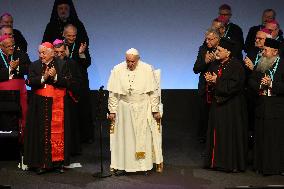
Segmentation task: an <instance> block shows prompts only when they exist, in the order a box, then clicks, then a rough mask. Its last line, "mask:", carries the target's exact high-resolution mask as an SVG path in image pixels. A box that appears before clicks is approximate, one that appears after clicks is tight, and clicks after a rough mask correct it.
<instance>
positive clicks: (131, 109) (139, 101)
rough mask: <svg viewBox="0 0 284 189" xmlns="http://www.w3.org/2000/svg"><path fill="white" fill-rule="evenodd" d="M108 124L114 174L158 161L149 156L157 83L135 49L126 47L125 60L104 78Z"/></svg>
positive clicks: (156, 112)
mask: <svg viewBox="0 0 284 189" xmlns="http://www.w3.org/2000/svg"><path fill="white" fill-rule="evenodd" d="M107 89H108V91H109V100H108V108H109V111H110V114H109V119H110V120H111V121H112V125H113V127H111V136H110V138H111V141H110V142H111V144H110V150H111V165H110V167H111V169H113V170H114V173H115V175H120V174H123V173H125V172H137V171H144V172H146V173H147V171H148V170H151V169H152V168H153V163H156V164H158V165H160V166H158V169H159V170H158V171H161V168H162V167H161V166H162V162H157V161H156V162H155V160H154V158H153V157H152V153H153V152H152V145H155V144H154V142H153V141H152V138H153V128H152V123H153V120H154V119H155V122H156V121H160V118H161V115H160V110H159V103H160V98H159V94H158V84H157V80H156V77H155V74H154V71H153V68H152V66H151V65H149V64H146V63H144V62H142V61H141V60H140V56H139V52H138V50H136V49H134V48H131V49H129V50H127V51H126V60H125V61H124V62H122V63H120V64H118V65H116V66H115V67H114V68H113V70H112V71H111V75H110V78H109V82H108V87H107ZM161 161H162V160H161Z"/></svg>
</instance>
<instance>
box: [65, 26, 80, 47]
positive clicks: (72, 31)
mask: <svg viewBox="0 0 284 189" xmlns="http://www.w3.org/2000/svg"><path fill="white" fill-rule="evenodd" d="M63 37H64V38H65V42H66V43H67V44H72V43H74V42H75V40H76V37H77V28H76V27H75V26H73V25H72V24H68V25H66V26H65V27H64V30H63Z"/></svg>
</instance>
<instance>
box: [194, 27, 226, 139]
mask: <svg viewBox="0 0 284 189" xmlns="http://www.w3.org/2000/svg"><path fill="white" fill-rule="evenodd" d="M220 35H221V34H220V32H219V30H216V29H212V28H210V29H208V30H207V31H206V33H205V44H203V45H201V46H200V47H199V51H198V55H197V59H196V61H195V64H194V67H193V71H194V73H195V74H200V75H199V82H198V95H199V96H200V106H199V107H200V115H201V116H200V118H199V124H198V138H199V142H200V143H204V142H205V141H206V131H207V126H208V113H209V106H210V104H211V101H212V96H211V94H212V93H211V92H212V90H211V88H210V86H209V85H207V83H206V80H205V77H204V74H205V73H206V72H208V71H209V70H210V69H211V68H212V67H216V66H217V61H216V59H215V51H216V48H217V46H218V44H219V41H220V37H221V36H220Z"/></svg>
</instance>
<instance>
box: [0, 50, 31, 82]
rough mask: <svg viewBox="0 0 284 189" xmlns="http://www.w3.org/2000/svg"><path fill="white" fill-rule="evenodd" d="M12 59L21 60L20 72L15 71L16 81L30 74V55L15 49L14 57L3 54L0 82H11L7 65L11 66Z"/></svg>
mask: <svg viewBox="0 0 284 189" xmlns="http://www.w3.org/2000/svg"><path fill="white" fill-rule="evenodd" d="M3 58H4V59H3ZM11 59H13V60H17V59H19V71H16V70H15V71H14V73H13V74H14V76H13V78H14V79H23V78H24V75H27V74H28V69H29V65H30V64H31V61H30V58H29V56H28V54H27V53H25V52H23V51H21V50H16V49H15V51H14V53H13V55H12V56H11V55H9V56H6V55H4V54H3V57H2V56H1V57H0V81H6V80H9V69H8V68H7V67H6V63H7V64H9V62H10V61H11Z"/></svg>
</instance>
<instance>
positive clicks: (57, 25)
mask: <svg viewBox="0 0 284 189" xmlns="http://www.w3.org/2000/svg"><path fill="white" fill-rule="evenodd" d="M63 3H64V4H68V5H69V8H70V13H69V17H68V18H67V20H66V21H65V22H63V21H62V20H60V19H59V16H58V14H57V6H58V5H60V4H63ZM67 24H72V25H74V26H75V27H76V28H77V38H78V39H80V40H81V41H84V42H86V43H87V44H88V45H89V37H88V34H87V31H86V29H85V27H84V24H83V23H82V22H81V21H80V19H79V18H78V15H77V12H76V10H75V7H74V4H73V2H72V0H63V1H62V0H55V1H54V4H53V9H52V12H51V17H50V21H49V23H48V24H47V26H46V28H45V31H44V35H43V39H42V42H51V43H52V42H53V41H54V40H55V39H63V36H62V34H63V29H64V27H65V26H66V25H67Z"/></svg>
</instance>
